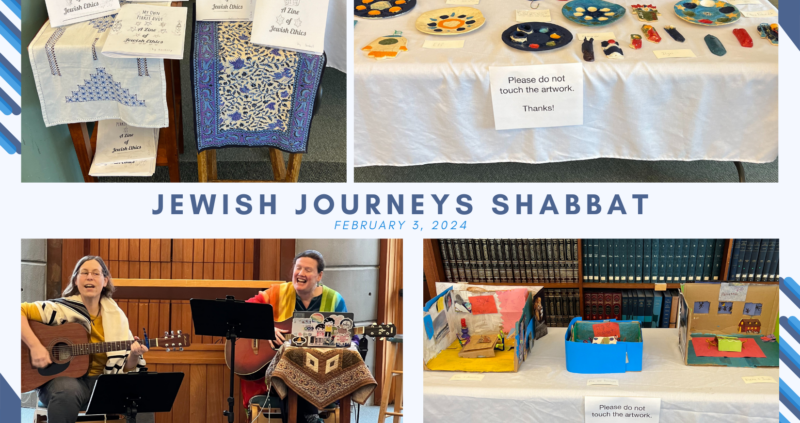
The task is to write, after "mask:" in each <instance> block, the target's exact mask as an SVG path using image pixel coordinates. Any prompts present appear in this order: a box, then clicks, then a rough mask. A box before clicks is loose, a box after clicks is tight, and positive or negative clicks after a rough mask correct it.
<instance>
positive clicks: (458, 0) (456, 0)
mask: <svg viewBox="0 0 800 423" xmlns="http://www.w3.org/2000/svg"><path fill="white" fill-rule="evenodd" d="M480 2H481V0H447V4H478V3H480Z"/></svg>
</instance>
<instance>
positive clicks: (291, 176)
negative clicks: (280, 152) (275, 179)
mask: <svg viewBox="0 0 800 423" xmlns="http://www.w3.org/2000/svg"><path fill="white" fill-rule="evenodd" d="M302 160H303V154H302V153H291V154H289V168H288V169H287V170H286V179H285V180H284V182H297V180H298V179H300V162H301V161H302Z"/></svg>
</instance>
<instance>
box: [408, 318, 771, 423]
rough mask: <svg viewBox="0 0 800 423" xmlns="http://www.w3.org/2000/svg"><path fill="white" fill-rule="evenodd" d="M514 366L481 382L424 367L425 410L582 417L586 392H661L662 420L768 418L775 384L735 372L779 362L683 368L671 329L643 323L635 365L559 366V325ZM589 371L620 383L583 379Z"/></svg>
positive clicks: (485, 416)
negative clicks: (614, 370) (602, 369)
mask: <svg viewBox="0 0 800 423" xmlns="http://www.w3.org/2000/svg"><path fill="white" fill-rule="evenodd" d="M548 331H549V333H548V334H547V335H546V336H545V337H543V338H541V339H539V340H537V341H536V343H535V344H534V347H533V350H532V351H531V353H530V354H529V355H528V360H527V361H525V362H524V363H522V364H521V365H520V370H519V372H517V373H486V374H484V379H483V380H482V381H451V380H450V378H451V377H453V376H454V375H456V374H459V373H454V372H432V371H425V372H423V380H424V389H423V399H424V417H425V422H426V423H434V422H464V423H470V422H489V421H501V422H504V423H505V422H525V423H536V422H542V423H553V422H582V421H583V415H584V414H583V413H584V397H585V396H615V397H616V396H637V397H652V398H661V420H660V421H661V423H717V422H718V423H739V422H741V423H745V422H747V423H767V422H770V423H775V422H777V421H778V384H777V383H775V384H766V383H759V384H749V385H748V384H745V383H744V381H743V380H742V376H770V377H772V378H773V379H775V381H777V380H778V369H777V368H774V369H750V368H727V367H690V366H685V365H684V364H683V360H682V358H681V355H680V352H679V351H678V331H677V329H644V330H643V331H642V332H643V333H642V336H643V338H644V361H643V370H642V371H641V372H635V373H634V372H632V373H625V374H608V375H582V374H575V373H569V372H567V370H566V364H565V356H564V334H565V332H566V328H549V329H548ZM593 378H610V379H617V380H618V381H619V386H587V385H586V381H587V380H588V379H593Z"/></svg>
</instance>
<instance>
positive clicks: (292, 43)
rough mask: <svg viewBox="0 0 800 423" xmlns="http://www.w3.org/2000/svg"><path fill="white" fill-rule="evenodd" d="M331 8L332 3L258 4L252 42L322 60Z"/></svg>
mask: <svg viewBox="0 0 800 423" xmlns="http://www.w3.org/2000/svg"><path fill="white" fill-rule="evenodd" d="M337 1H338V0H337ZM328 4H329V0H258V1H256V5H255V13H254V14H253V32H252V35H251V41H252V42H253V44H258V45H261V46H266V47H277V48H282V49H286V50H293V51H299V52H301V53H308V54H316V55H317V56H319V55H321V54H322V50H323V49H324V47H325V25H326V24H327V22H328Z"/></svg>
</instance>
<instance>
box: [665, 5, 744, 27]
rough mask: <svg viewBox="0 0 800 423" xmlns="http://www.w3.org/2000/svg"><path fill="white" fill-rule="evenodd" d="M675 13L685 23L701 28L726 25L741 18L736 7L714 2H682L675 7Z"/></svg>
mask: <svg viewBox="0 0 800 423" xmlns="http://www.w3.org/2000/svg"><path fill="white" fill-rule="evenodd" d="M675 13H676V14H677V15H678V17H679V18H681V19H683V20H685V21H686V22H691V23H693V24H697V25H703V26H720V25H728V24H732V23H734V22H736V21H738V20H739V19H741V18H742V13H741V12H739V9H737V8H736V6H734V5H732V4H730V3H728V2H726V1H716V0H682V1H679V2H678V3H677V4H676V5H675Z"/></svg>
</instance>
